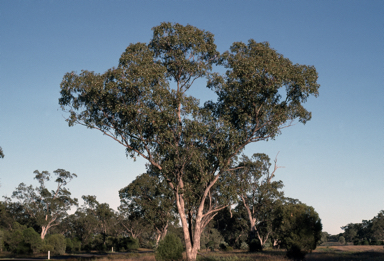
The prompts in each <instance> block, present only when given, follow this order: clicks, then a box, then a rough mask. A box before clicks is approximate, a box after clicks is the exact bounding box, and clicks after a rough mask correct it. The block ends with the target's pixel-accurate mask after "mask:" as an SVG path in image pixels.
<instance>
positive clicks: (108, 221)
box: [79, 196, 117, 249]
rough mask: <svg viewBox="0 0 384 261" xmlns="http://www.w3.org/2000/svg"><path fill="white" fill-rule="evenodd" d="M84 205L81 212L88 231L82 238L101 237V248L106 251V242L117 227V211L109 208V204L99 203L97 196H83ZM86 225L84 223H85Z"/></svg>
mask: <svg viewBox="0 0 384 261" xmlns="http://www.w3.org/2000/svg"><path fill="white" fill-rule="evenodd" d="M82 199H83V200H84V205H83V206H82V209H81V210H80V211H79V212H82V214H80V213H79V214H80V215H82V216H83V218H84V214H85V216H86V217H85V218H84V222H85V223H87V224H86V225H87V226H88V228H87V230H86V231H84V232H86V233H84V234H83V235H82V236H83V237H84V236H88V237H89V236H91V234H96V235H101V237H102V238H101V239H102V241H101V242H100V243H101V244H102V246H99V248H102V249H106V247H107V246H106V240H107V237H108V235H110V234H111V232H112V231H113V228H114V227H115V226H116V223H117V220H116V214H115V211H114V210H113V209H112V208H110V207H109V204H107V203H99V202H98V201H97V200H96V196H82ZM83 224H84V223H83Z"/></svg>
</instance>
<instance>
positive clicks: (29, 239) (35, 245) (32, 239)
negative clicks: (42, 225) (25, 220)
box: [23, 227, 43, 253]
mask: <svg viewBox="0 0 384 261" xmlns="http://www.w3.org/2000/svg"><path fill="white" fill-rule="evenodd" d="M23 237H24V242H25V244H26V245H27V246H28V247H29V248H30V251H29V252H32V253H38V252H40V250H41V248H42V247H43V240H41V237H40V235H39V234H38V233H37V232H36V231H35V230H34V229H33V228H31V227H29V228H27V229H24V231H23Z"/></svg>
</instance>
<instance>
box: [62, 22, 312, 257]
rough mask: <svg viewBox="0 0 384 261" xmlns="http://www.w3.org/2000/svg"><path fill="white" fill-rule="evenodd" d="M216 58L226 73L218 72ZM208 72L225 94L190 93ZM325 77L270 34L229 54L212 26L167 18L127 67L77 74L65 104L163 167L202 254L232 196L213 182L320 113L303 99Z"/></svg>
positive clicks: (130, 52) (187, 233)
mask: <svg viewBox="0 0 384 261" xmlns="http://www.w3.org/2000/svg"><path fill="white" fill-rule="evenodd" d="M215 63H216V64H219V65H223V66H224V67H225V68H226V69H227V71H226V73H225V75H219V74H211V71H212V65H213V64H215ZM201 77H208V82H207V87H208V88H210V89H211V90H213V91H214V92H215V93H216V95H217V102H213V101H208V102H206V103H205V104H204V105H203V106H200V105H199V101H198V100H197V99H196V98H194V97H192V96H188V95H187V91H188V90H189V89H190V88H191V87H192V85H193V83H194V82H195V80H196V79H198V78H201ZM316 81H317V73H316V70H315V68H314V67H313V66H305V65H298V64H295V65H293V64H292V62H291V61H289V60H288V59H286V58H284V57H283V56H282V55H281V54H279V53H277V52H276V51H275V50H273V49H272V48H270V47H269V44H268V43H256V42H255V41H254V40H250V41H249V43H248V44H244V43H240V42H237V43H234V44H233V45H232V46H231V48H230V52H225V53H224V54H223V55H220V54H219V53H218V52H217V51H216V45H215V44H214V38H213V34H211V33H210V32H206V31H203V30H199V29H198V28H195V27H193V26H190V25H187V26H182V25H180V24H171V23H162V24H161V25H159V26H157V27H154V28H153V38H152V40H151V41H150V43H149V44H148V45H146V44H142V43H137V44H131V45H129V46H128V48H127V49H126V51H125V52H124V53H123V54H122V56H121V58H120V61H119V65H118V67H117V68H112V69H110V70H108V71H107V72H106V73H104V74H102V75H100V74H95V73H93V72H89V71H82V72H81V73H80V74H79V75H78V74H76V73H75V72H71V73H67V74H66V75H65V76H64V78H63V81H62V83H61V98H60V99H59V103H60V105H61V106H62V108H63V109H64V110H66V109H67V110H68V111H69V113H70V116H69V118H68V122H69V125H70V126H72V125H74V124H81V125H84V126H87V127H88V128H93V129H97V130H99V131H101V132H103V133H104V134H105V135H107V136H109V137H111V138H113V139H114V140H116V141H117V142H119V143H120V144H122V145H123V146H125V147H126V149H127V155H130V156H131V157H136V156H141V157H143V158H145V159H146V160H148V162H149V164H150V165H151V166H152V167H153V168H156V169H157V170H158V173H159V175H160V176H162V177H163V178H164V180H166V181H167V182H168V184H169V187H170V188H171V189H172V191H173V193H174V195H175V201H176V206H177V209H178V213H179V215H180V220H181V223H182V227H183V230H184V241H185V246H186V253H187V259H189V260H195V259H196V255H197V251H198V249H199V248H200V236H201V233H202V231H203V229H204V227H205V226H206V225H207V224H208V223H209V221H210V220H212V218H213V217H214V216H215V214H217V212H218V211H220V210H221V209H223V208H225V207H227V206H228V204H229V201H228V200H224V199H227V198H228V195H224V199H223V198H222V197H218V196H219V195H221V194H220V193H211V191H212V189H216V191H218V189H219V188H220V185H218V184H230V183H229V182H228V178H229V177H230V175H227V174H226V173H230V171H231V163H232V161H233V159H234V158H235V157H236V156H238V155H239V154H240V153H241V152H242V150H243V149H244V148H245V146H246V145H248V144H250V143H252V142H257V141H261V140H267V139H270V138H275V137H276V136H277V135H278V134H280V131H281V129H282V128H285V127H287V126H290V124H291V123H292V121H294V120H299V121H300V122H302V123H305V122H307V121H308V120H310V118H311V114H310V112H308V111H307V110H306V109H305V108H304V107H303V106H302V103H304V102H305V101H306V100H307V98H308V97H309V96H310V95H314V96H317V95H318V88H319V85H318V84H317V83H316ZM170 82H172V85H170V84H169V83H170ZM170 86H172V87H173V86H174V88H170ZM279 90H285V91H286V94H285V95H284V98H283V96H282V95H281V94H280V93H279ZM215 186H216V187H215ZM221 192H222V193H223V194H224V192H225V193H227V192H226V191H225V190H221ZM229 192H231V191H229ZM215 195H216V196H215Z"/></svg>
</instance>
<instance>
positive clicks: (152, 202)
mask: <svg viewBox="0 0 384 261" xmlns="http://www.w3.org/2000/svg"><path fill="white" fill-rule="evenodd" d="M119 196H120V202H121V205H120V208H119V209H120V211H125V212H128V213H140V214H141V215H142V217H143V219H145V221H146V222H148V223H150V224H151V225H152V227H153V228H154V229H155V231H156V234H157V236H156V245H157V244H158V243H159V241H160V239H163V238H164V237H165V235H166V234H167V230H168V226H169V224H170V223H171V222H174V221H176V218H177V217H176V213H175V211H174V210H175V205H174V196H173V193H172V191H171V190H170V189H169V188H168V184H167V183H166V182H165V181H164V180H161V179H159V178H158V177H157V176H155V175H153V174H152V175H151V173H143V174H141V175H139V176H137V177H136V179H135V180H134V181H132V182H131V183H130V184H129V185H128V186H126V187H125V188H122V189H121V190H120V191H119Z"/></svg>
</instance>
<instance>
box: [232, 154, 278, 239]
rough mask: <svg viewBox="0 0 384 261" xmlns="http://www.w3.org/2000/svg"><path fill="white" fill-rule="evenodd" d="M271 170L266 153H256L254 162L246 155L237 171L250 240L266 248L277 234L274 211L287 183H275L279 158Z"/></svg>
mask: <svg viewBox="0 0 384 261" xmlns="http://www.w3.org/2000/svg"><path fill="white" fill-rule="evenodd" d="M270 167H271V164H270V159H269V157H268V156H267V155H265V154H253V156H252V159H250V158H248V157H247V156H245V155H243V156H242V158H241V161H240V163H239V165H238V167H237V169H236V171H235V175H236V181H237V183H238V185H237V188H238V190H237V191H238V192H237V193H238V197H239V200H240V201H241V202H242V204H243V205H244V208H245V209H246V211H247V217H248V221H249V234H250V239H249V241H252V240H253V239H254V238H256V237H257V239H258V241H259V242H260V245H261V246H262V247H263V246H264V244H265V243H266V242H267V240H268V238H269V236H270V235H271V233H272V232H273V228H272V221H273V219H274V217H273V214H274V210H275V209H276V208H277V206H278V205H279V204H281V200H282V199H283V197H284V193H283V192H282V191H281V189H282V187H283V182H282V181H281V180H280V181H272V179H273V178H274V176H275V172H276V170H277V169H278V168H279V167H278V166H277V159H275V166H274V169H273V171H272V173H270V172H269V169H270Z"/></svg>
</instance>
